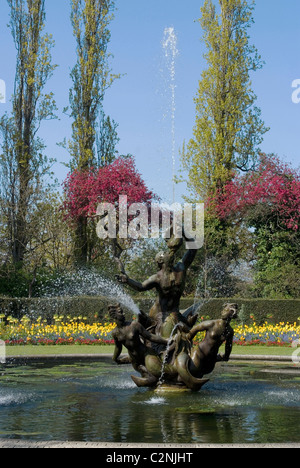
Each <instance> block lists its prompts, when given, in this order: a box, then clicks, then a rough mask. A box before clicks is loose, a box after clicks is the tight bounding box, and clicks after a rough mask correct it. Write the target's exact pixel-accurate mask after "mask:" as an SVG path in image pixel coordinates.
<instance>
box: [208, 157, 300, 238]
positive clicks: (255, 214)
mask: <svg viewBox="0 0 300 468" xmlns="http://www.w3.org/2000/svg"><path fill="white" fill-rule="evenodd" d="M216 208H217V213H218V215H219V217H220V218H228V217H229V216H231V215H233V214H234V217H235V218H236V217H237V215H238V217H239V218H240V219H241V220H242V219H243V220H244V221H246V222H247V224H248V225H249V226H251V227H254V228H256V229H259V228H261V227H267V228H268V227H269V228H270V229H272V230H273V231H275V230H278V229H281V230H282V229H284V230H290V231H294V232H297V231H299V229H300V173H299V171H297V170H294V169H291V168H290V167H289V166H288V165H286V164H284V163H282V162H281V161H280V159H279V158H278V157H276V156H275V155H273V154H271V155H266V154H261V155H260V163H259V166H258V168H257V170H256V171H253V172H249V173H248V174H246V175H241V174H239V173H237V174H236V175H235V177H234V179H233V180H232V181H230V182H228V183H227V185H226V186H225V188H224V190H222V192H221V191H220V192H219V193H218V195H217V207H216Z"/></svg>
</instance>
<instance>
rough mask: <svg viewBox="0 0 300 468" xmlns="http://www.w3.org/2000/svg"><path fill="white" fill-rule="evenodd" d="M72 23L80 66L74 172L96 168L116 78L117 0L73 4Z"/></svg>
mask: <svg viewBox="0 0 300 468" xmlns="http://www.w3.org/2000/svg"><path fill="white" fill-rule="evenodd" d="M71 5H72V12H71V22H72V27H73V34H74V37H75V39H76V45H77V48H76V53H77V62H76V64H75V66H74V68H73V70H72V72H71V78H72V81H73V87H72V89H71V90H70V107H71V117H72V118H73V124H72V129H73V133H72V141H71V143H70V151H71V156H72V160H71V168H72V169H79V170H85V169H88V168H90V167H91V166H93V165H95V164H96V161H97V158H96V133H97V119H98V117H99V115H100V110H101V107H102V102H103V99H104V95H105V91H106V90H107V89H108V88H109V87H110V86H111V84H112V83H113V81H114V79H115V78H116V75H113V74H112V73H111V70H110V67H109V57H110V54H109V53H108V50H107V48H108V44H109V42H110V37H111V35H110V30H109V24H110V22H111V21H112V19H113V12H114V9H115V5H114V1H113V0H71Z"/></svg>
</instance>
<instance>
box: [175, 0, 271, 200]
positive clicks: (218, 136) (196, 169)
mask: <svg viewBox="0 0 300 468" xmlns="http://www.w3.org/2000/svg"><path fill="white" fill-rule="evenodd" d="M219 5H220V13H219V14H218V13H217V8H216V6H215V5H214V3H213V1H212V0H206V1H205V2H204V5H203V7H202V8H201V12H202V16H201V18H200V20H199V22H200V24H201V26H202V29H203V31H204V38H203V39H204V42H205V45H206V53H205V55H204V58H205V59H206V61H207V64H208V66H207V69H206V70H205V71H204V72H203V73H202V76H201V79H200V82H199V89H198V93H197V96H196V98H195V104H196V124H195V127H194V132H193V133H194V136H193V138H192V139H191V140H190V142H189V143H188V145H187V148H185V146H184V148H183V152H182V163H183V167H184V168H185V169H186V170H187V171H188V173H189V180H188V186H189V188H190V190H191V191H192V193H193V194H194V196H196V197H197V198H200V199H202V200H205V198H206V196H207V195H208V194H209V193H210V192H211V191H214V190H215V189H216V188H217V187H218V188H219V189H220V188H222V187H223V185H224V184H226V183H227V182H228V181H229V180H231V178H232V171H233V170H234V169H236V168H239V169H242V170H248V169H249V168H250V167H252V165H253V163H254V161H255V159H256V156H257V153H258V147H259V145H260V143H261V142H262V136H263V134H264V133H265V132H266V131H267V129H266V128H265V126H264V123H263V122H262V120H261V118H260V114H261V112H260V110H259V109H258V107H256V105H255V102H256V96H255V94H254V92H253V90H252V89H251V80H250V73H251V72H253V71H256V70H258V69H259V68H261V67H262V60H261V57H260V56H259V54H258V52H257V50H256V48H255V47H254V46H252V45H250V44H249V34H248V30H249V28H250V27H251V24H252V23H253V10H254V2H250V3H249V2H248V1H246V0H226V1H225V0H219Z"/></svg>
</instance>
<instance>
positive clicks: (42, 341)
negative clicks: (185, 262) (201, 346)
mask: <svg viewBox="0 0 300 468" xmlns="http://www.w3.org/2000/svg"><path fill="white" fill-rule="evenodd" d="M115 326H116V325H115V324H112V323H108V322H107V323H93V324H89V323H87V319H86V318H85V317H81V316H79V317H73V318H71V317H58V316H55V317H54V321H53V323H52V324H50V325H49V324H48V323H47V322H46V321H44V320H42V318H38V319H37V320H36V321H34V322H32V321H31V320H30V319H29V318H28V317H23V318H22V320H20V321H19V320H16V319H14V318H12V317H8V318H7V319H6V322H5V323H4V316H1V315H0V338H1V339H2V340H4V341H5V343H6V344H7V345H9V346H17V345H18V346H20V345H40V346H47V345H74V344H78V345H111V344H114V341H113V339H112V331H113V330H114V328H115ZM234 330H235V336H234V344H235V345H240V346H254V345H260V346H261V345H265V346H279V347H280V346H292V344H293V343H295V341H297V340H300V323H299V322H298V323H293V324H292V323H283V322H281V323H279V324H271V323H268V322H265V323H264V324H263V325H258V324H257V323H255V322H253V324H251V325H239V324H236V325H234ZM202 339H203V334H202V335H201V336H200V335H198V336H197V337H196V340H195V341H196V342H199V341H201V340H202Z"/></svg>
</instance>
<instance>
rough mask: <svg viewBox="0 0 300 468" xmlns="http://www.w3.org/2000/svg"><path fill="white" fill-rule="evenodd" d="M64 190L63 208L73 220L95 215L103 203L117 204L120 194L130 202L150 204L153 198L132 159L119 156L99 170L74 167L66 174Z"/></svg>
mask: <svg viewBox="0 0 300 468" xmlns="http://www.w3.org/2000/svg"><path fill="white" fill-rule="evenodd" d="M64 190H65V201H64V204H63V209H64V212H65V214H66V216H67V218H69V219H71V220H77V219H80V218H88V217H91V216H94V215H95V213H96V208H97V204H98V203H100V202H107V203H112V204H113V205H114V206H115V205H116V204H118V202H119V196H121V195H126V196H127V198H128V204H132V203H138V202H140V203H148V202H150V201H151V199H152V198H153V193H152V192H151V191H149V190H148V189H147V187H146V185H145V182H144V181H143V179H142V177H141V175H140V174H139V173H138V171H137V169H136V167H135V163H134V160H133V158H118V159H116V160H115V161H114V162H113V163H112V164H110V165H106V166H103V167H100V168H99V169H94V168H91V169H90V170H87V171H84V172H82V171H79V170H75V171H74V172H73V173H71V174H69V176H68V177H67V180H66V181H65V183H64Z"/></svg>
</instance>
